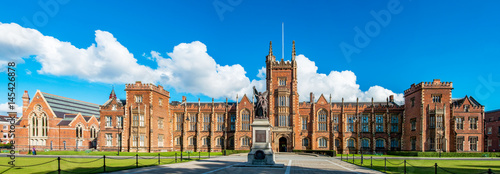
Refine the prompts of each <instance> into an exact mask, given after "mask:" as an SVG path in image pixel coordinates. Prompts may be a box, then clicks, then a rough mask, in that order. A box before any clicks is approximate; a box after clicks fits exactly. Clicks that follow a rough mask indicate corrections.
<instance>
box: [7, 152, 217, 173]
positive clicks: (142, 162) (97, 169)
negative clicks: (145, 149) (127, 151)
mask: <svg viewBox="0 0 500 174" xmlns="http://www.w3.org/2000/svg"><path fill="white" fill-rule="evenodd" d="M193 154H195V153H193ZM193 157H194V158H191V155H189V156H188V158H186V157H183V156H182V154H181V155H180V156H179V157H178V156H177V153H175V155H174V157H173V158H172V156H162V155H161V154H160V153H158V155H157V156H139V155H138V154H136V155H135V156H128V157H123V156H111V157H110V156H106V155H103V156H102V157H100V158H96V159H93V160H90V161H79V160H81V159H82V158H61V157H57V158H56V159H53V160H49V161H46V162H42V163H38V164H31V165H0V167H7V168H8V169H7V170H4V172H5V171H8V170H10V169H12V168H28V167H37V166H42V167H43V166H44V165H47V164H51V163H56V162H57V169H54V170H52V171H49V172H57V173H58V174H61V173H101V172H110V171H112V170H109V169H107V168H106V167H108V168H109V167H110V166H107V165H106V162H107V163H108V164H109V163H110V162H112V161H114V160H117V161H124V160H134V159H135V161H134V164H130V165H125V166H120V167H121V168H127V169H130V168H139V166H140V167H144V166H153V165H160V164H173V163H177V162H182V161H183V160H188V161H189V160H200V159H201V152H198V156H197V157H196V156H193ZM26 158H36V157H26ZM44 158H45V157H44ZM86 158H88V157H86ZM208 158H210V156H208ZM45 159H46V158H45ZM75 159H77V160H75ZM155 159H156V160H155ZM162 159H163V162H162ZM165 159H168V160H167V162H166V161H165ZM99 161H102V165H96V164H93V165H92V167H90V168H78V169H77V170H75V169H63V168H61V167H62V164H61V163H63V164H64V163H69V164H90V163H97V162H99ZM151 161H153V163H151ZM113 168H117V167H116V166H113ZM113 171H118V170H116V169H115V170H113ZM4 172H1V173H4Z"/></svg>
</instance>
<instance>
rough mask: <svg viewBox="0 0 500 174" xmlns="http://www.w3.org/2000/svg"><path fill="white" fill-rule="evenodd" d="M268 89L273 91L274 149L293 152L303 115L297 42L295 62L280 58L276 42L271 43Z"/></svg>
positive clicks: (271, 96) (270, 106)
mask: <svg viewBox="0 0 500 174" xmlns="http://www.w3.org/2000/svg"><path fill="white" fill-rule="evenodd" d="M266 90H267V91H269V96H268V99H269V122H270V123H271V125H272V126H273V127H272V129H271V132H272V147H273V150H276V151H279V152H287V151H288V152H291V151H292V149H293V148H294V145H293V142H294V140H293V137H294V136H293V133H294V131H293V130H294V129H293V123H294V122H295V119H297V118H298V114H299V104H298V103H299V94H298V93H297V62H296V61H295V41H293V48H292V60H291V61H285V60H284V59H283V58H282V59H281V61H276V57H275V56H274V55H273V46H272V42H271V43H270V44H269V54H268V55H267V56H266Z"/></svg>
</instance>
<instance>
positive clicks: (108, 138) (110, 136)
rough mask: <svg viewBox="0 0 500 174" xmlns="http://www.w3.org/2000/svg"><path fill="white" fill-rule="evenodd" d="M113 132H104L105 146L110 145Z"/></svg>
mask: <svg viewBox="0 0 500 174" xmlns="http://www.w3.org/2000/svg"><path fill="white" fill-rule="evenodd" d="M112 143H113V134H106V146H112Z"/></svg>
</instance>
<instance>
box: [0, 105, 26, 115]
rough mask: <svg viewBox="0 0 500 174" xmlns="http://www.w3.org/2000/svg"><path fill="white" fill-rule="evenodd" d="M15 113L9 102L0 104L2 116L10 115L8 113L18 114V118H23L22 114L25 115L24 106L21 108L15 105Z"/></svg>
mask: <svg viewBox="0 0 500 174" xmlns="http://www.w3.org/2000/svg"><path fill="white" fill-rule="evenodd" d="M15 107H16V109H15V111H12V110H10V109H9V103H8V102H5V103H1V104H0V115H8V113H7V112H17V115H18V116H21V115H22V113H23V108H22V106H19V105H17V104H15Z"/></svg>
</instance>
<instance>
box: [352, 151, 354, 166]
mask: <svg viewBox="0 0 500 174" xmlns="http://www.w3.org/2000/svg"><path fill="white" fill-rule="evenodd" d="M352 163H353V164H354V153H353V154H352Z"/></svg>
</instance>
